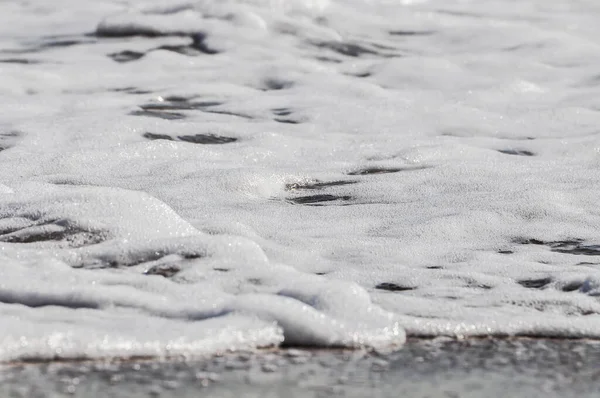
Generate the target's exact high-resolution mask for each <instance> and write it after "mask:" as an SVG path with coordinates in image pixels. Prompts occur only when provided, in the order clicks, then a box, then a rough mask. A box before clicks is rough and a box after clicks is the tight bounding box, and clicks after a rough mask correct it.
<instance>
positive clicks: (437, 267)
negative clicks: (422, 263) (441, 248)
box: [425, 265, 444, 269]
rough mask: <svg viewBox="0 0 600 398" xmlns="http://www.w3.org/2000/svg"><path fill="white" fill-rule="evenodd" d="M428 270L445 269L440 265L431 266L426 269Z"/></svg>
mask: <svg viewBox="0 0 600 398" xmlns="http://www.w3.org/2000/svg"><path fill="white" fill-rule="evenodd" d="M425 268H427V269H444V267H442V266H440V265H430V266H429V267H425Z"/></svg>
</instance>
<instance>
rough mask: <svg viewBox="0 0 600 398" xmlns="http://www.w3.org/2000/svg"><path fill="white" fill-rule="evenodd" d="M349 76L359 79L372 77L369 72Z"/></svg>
mask: <svg viewBox="0 0 600 398" xmlns="http://www.w3.org/2000/svg"><path fill="white" fill-rule="evenodd" d="M350 76H354V77H360V78H366V77H371V76H373V74H372V73H371V72H361V73H355V74H351V75H350Z"/></svg>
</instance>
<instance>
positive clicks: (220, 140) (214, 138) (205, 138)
mask: <svg viewBox="0 0 600 398" xmlns="http://www.w3.org/2000/svg"><path fill="white" fill-rule="evenodd" d="M177 138H179V139H180V140H181V141H184V142H191V143H193V144H229V143H231V142H236V141H237V138H235V137H224V136H221V135H216V134H196V135H180V136H178V137H177Z"/></svg>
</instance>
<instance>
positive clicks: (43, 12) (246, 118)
mask: <svg viewBox="0 0 600 398" xmlns="http://www.w3.org/2000/svg"><path fill="white" fill-rule="evenodd" d="M76 3H77V4H75V2H73V0H63V1H60V2H55V3H53V4H54V5H53V7H52V10H50V9H46V8H44V7H43V6H42V5H28V4H29V3H27V4H25V3H22V4H21V3H10V4H8V3H6V4H2V5H0V19H1V22H2V23H1V24H0V26H1V27H0V44H1V45H0V47H2V48H3V50H1V51H0V61H2V62H0V80H1V81H2V82H3V85H2V86H1V87H0V93H1V94H2V95H1V96H0V107H1V108H2V109H3V119H2V122H1V124H0V148H1V149H2V150H1V151H0V182H1V184H0V216H1V218H0V240H1V243H0V259H1V262H2V274H1V276H2V278H1V280H0V330H2V332H0V347H1V348H0V360H5V361H6V360H17V359H23V358H58V357H65V358H66V357H106V356H108V357H111V356H126V357H127V356H138V355H158V356H165V355H200V354H210V353H214V352H219V351H223V350H227V349H246V348H252V347H264V346H275V345H279V344H282V343H284V344H291V345H313V346H362V345H366V346H378V347H379V346H392V345H398V344H401V343H402V342H403V341H404V338H405V331H406V333H408V334H409V335H418V336H424V335H427V336H436V335H452V336H456V335H459V336H469V335H489V334H494V335H512V334H527V335H544V336H564V337H581V336H588V337H600V332H599V330H600V327H599V326H600V321H599V317H598V314H600V307H599V304H598V302H597V297H596V296H597V293H598V286H599V283H598V281H599V280H600V271H599V270H598V266H599V264H600V263H599V262H598V261H597V258H598V255H600V248H599V247H598V244H599V242H600V238H599V236H600V227H599V226H600V216H599V213H598V211H597V204H596V203H597V197H598V194H599V192H598V186H600V185H599V184H598V183H599V182H600V181H599V177H598V176H599V174H598V173H597V168H598V164H599V163H598V154H599V152H600V141H599V140H598V134H597V126H598V125H599V124H600V116H599V114H598V103H597V99H596V98H597V96H598V93H597V90H598V87H597V86H598V85H597V80H598V76H597V70H596V69H597V67H596V65H597V64H598V56H597V51H596V50H597V47H598V46H599V45H600V43H599V42H598V37H600V36H598V28H597V26H596V25H597V24H596V19H597V18H596V17H597V15H596V14H597V13H598V10H597V7H595V5H594V3H593V2H591V1H581V2H578V3H577V5H571V3H568V2H566V1H564V2H553V3H552V4H548V3H547V2H542V1H541V0H540V1H536V0H531V1H527V2H524V3H522V4H521V3H520V4H519V5H518V7H517V5H515V8H514V9H512V8H507V7H506V5H505V4H504V2H499V1H494V0H486V1H482V2H477V4H475V3H472V2H460V1H451V2H447V1H444V2H442V1H441V0H439V1H438V0H430V1H419V2H408V1H405V2H389V1H359V0H352V1H351V0H344V1H342V0H339V1H334V0H330V1H320V0H311V1H308V0H306V1H301V0H297V1H296V0H294V1H270V0H269V1H267V0H254V1H250V0H248V1H241V0H240V1H223V2H217V1H183V2H175V3H174V2H165V1H141V2H135V4H127V3H114V2H110V1H93V2H92V1H88V2H76ZM567 5H569V7H567V8H565V7H563V6H567ZM66 10H68V11H69V12H68V13H67V12H66ZM7 15H19V18H8V17H7ZM98 36H103V37H98ZM124 36H126V37H124ZM148 36H152V37H148ZM156 138H162V139H156ZM211 140H212V141H211ZM206 142H209V144H207V143H206ZM211 142H212V143H211Z"/></svg>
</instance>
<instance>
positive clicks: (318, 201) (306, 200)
mask: <svg viewBox="0 0 600 398" xmlns="http://www.w3.org/2000/svg"><path fill="white" fill-rule="evenodd" d="M351 199H352V197H351V196H349V195H342V196H339V195H309V196H299V197H297V198H289V199H287V201H288V202H290V203H293V204H298V205H311V206H323V203H327V202H337V201H348V200H351Z"/></svg>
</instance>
